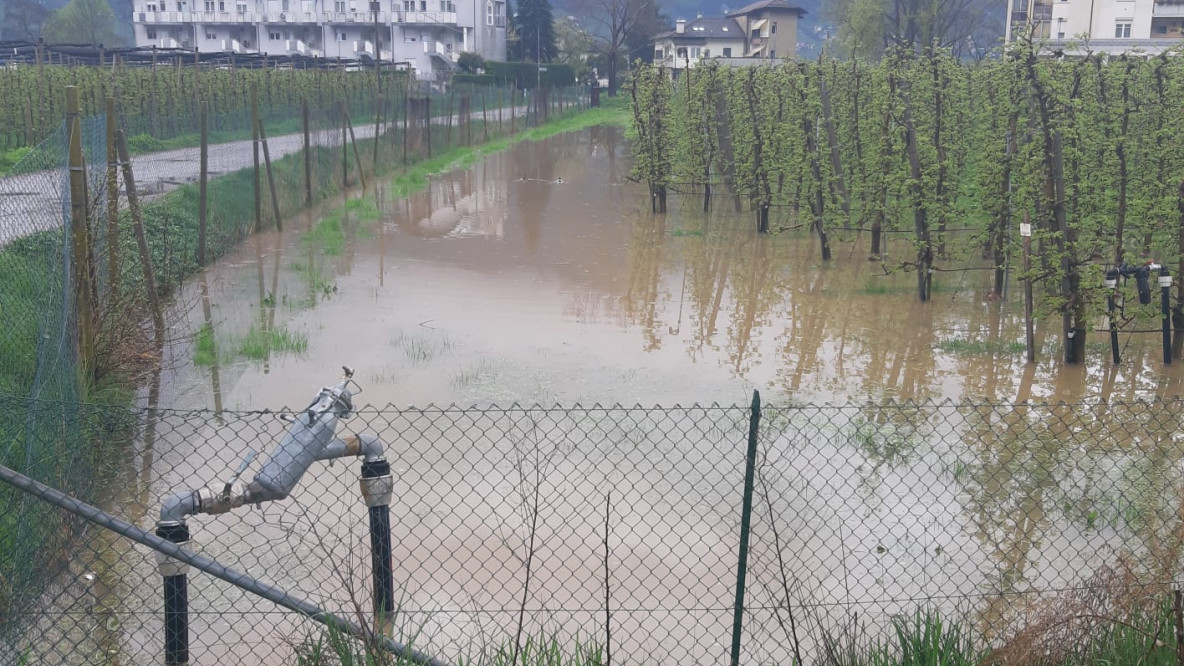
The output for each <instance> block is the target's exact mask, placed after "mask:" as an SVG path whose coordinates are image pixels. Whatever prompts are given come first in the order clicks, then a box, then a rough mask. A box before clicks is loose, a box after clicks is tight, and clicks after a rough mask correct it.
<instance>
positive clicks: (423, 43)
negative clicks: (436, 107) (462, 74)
mask: <svg viewBox="0 0 1184 666" xmlns="http://www.w3.org/2000/svg"><path fill="white" fill-rule="evenodd" d="M132 24H133V28H134V32H135V37H136V46H140V47H150V46H153V45H155V46H158V47H160V48H197V49H199V50H200V51H202V52H206V53H209V52H233V53H260V54H268V55H291V54H301V55H307V56H316V57H324V58H343V59H351V60H352V59H355V58H361V59H370V60H372V59H374V58H379V59H381V60H383V61H385V62H407V63H410V64H411V67H412V68H413V69H414V70H415V72H416V74H417V76H418V77H419V78H421V79H428V80H434V79H436V78H437V77H438V76H441V75H443V74H445V73H447V72H449V71H451V70H452V68H453V64H454V63H455V62H456V60H457V58H458V57H459V55H460V54H461V53H462V52H465V51H471V52H474V53H477V54H479V55H481V56H482V57H484V58H487V59H490V60H505V59H506V3H505V0H377V1H371V0H136V3H135V11H134V14H133V16H132ZM376 28H377V31H376ZM376 32H377V35H378V39H377V43H375V34H376Z"/></svg>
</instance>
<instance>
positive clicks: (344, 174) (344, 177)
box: [341, 100, 349, 191]
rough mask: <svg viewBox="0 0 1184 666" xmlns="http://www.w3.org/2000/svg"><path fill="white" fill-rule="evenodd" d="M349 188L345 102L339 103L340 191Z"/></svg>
mask: <svg viewBox="0 0 1184 666" xmlns="http://www.w3.org/2000/svg"><path fill="white" fill-rule="evenodd" d="M348 187H349V142H348V141H347V140H346V132H345V101H344V100H343V101H342V102H341V189H342V191H344V190H345V189H346V188H348Z"/></svg>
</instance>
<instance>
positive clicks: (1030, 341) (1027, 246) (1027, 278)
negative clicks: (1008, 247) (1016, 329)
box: [1020, 211, 1036, 363]
mask: <svg viewBox="0 0 1184 666" xmlns="http://www.w3.org/2000/svg"><path fill="white" fill-rule="evenodd" d="M1020 235H1021V236H1023V238H1024V346H1025V348H1026V350H1027V352H1028V363H1035V362H1036V332H1035V330H1034V329H1033V326H1032V223H1031V220H1030V219H1029V217H1028V212H1027V211H1024V221H1023V223H1022V224H1020Z"/></svg>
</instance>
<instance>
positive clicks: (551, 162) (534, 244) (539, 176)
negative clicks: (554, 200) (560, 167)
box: [514, 139, 562, 257]
mask: <svg viewBox="0 0 1184 666" xmlns="http://www.w3.org/2000/svg"><path fill="white" fill-rule="evenodd" d="M561 145H562V142H561V141H556V140H553V139H546V140H543V141H534V142H531V143H528V144H525V145H523V146H522V148H521V149H520V150H515V151H514V172H515V173H517V175H518V178H519V179H520V180H518V182H517V183H516V185H517V187H515V188H514V189H515V194H516V195H517V209H518V211H519V213H520V214H521V216H522V217H521V219H522V233H523V236H524V237H525V240H526V254H527V255H528V256H532V257H533V256H534V255H535V252H536V251H537V250H538V247H539V240H540V239H541V237H542V232H543V215H544V213H546V211H547V205H548V204H549V203H550V200H551V180H553V179H554V177H555V176H554V174H555V162H556V161H557V160H558V159H559V156H560V153H559V148H560V146H561Z"/></svg>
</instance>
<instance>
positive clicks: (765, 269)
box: [728, 233, 784, 376]
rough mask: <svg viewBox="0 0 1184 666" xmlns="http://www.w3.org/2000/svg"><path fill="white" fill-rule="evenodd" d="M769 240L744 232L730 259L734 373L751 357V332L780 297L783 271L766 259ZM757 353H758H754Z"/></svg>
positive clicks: (730, 342) (760, 325) (743, 368)
mask: <svg viewBox="0 0 1184 666" xmlns="http://www.w3.org/2000/svg"><path fill="white" fill-rule="evenodd" d="M770 243H772V240H771V239H769V238H766V237H764V236H761V235H759V234H751V233H750V234H746V235H745V237H744V241H743V243H742V244H741V245H740V246H739V248H738V249H739V252H738V253H737V255H736V260H735V261H733V262H731V264H732V271H731V282H732V291H731V294H732V319H731V321H730V322H729V324H728V361H729V364H730V365H731V367H732V370H733V371H735V372H736V374H738V375H741V376H743V375H744V374H745V373H746V372H747V371H748V370H749V369H750V366H751V364H752V361H753V352H752V349H753V348H754V347H756V345H755V344H753V343H754V340H753V338H754V336H755V337H757V338H758V339H759V332H760V329H761V328H763V327H765V326H768V325H769V324H770V323H771V322H770V314H771V312H772V310H773V308H774V306H776V305H777V304H778V303H780V302H781V299H782V291H781V289H780V286H781V285H780V280H781V277H782V276H783V275H784V273H783V272H781V271H778V270H776V268H775V267H774V264H773V262H772V261H770V260H769V254H770V252H769V245H770ZM756 355H757V356H759V353H757V354H756Z"/></svg>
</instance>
